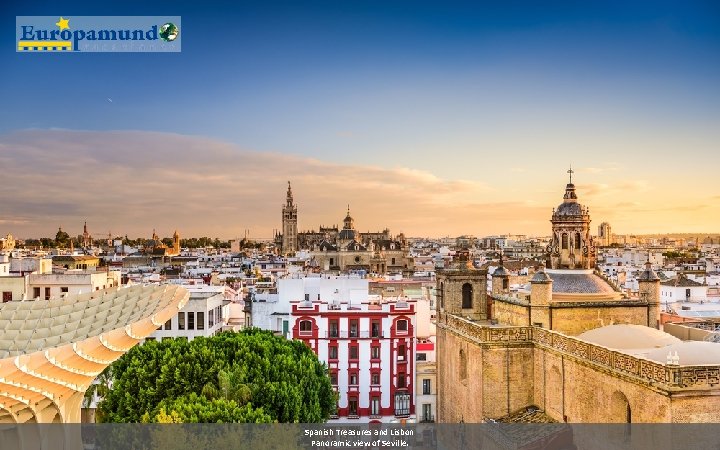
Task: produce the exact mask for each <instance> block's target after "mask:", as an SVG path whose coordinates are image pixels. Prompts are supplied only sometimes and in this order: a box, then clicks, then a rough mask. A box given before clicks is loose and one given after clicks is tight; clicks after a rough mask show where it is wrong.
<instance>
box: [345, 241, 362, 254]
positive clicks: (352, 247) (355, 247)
mask: <svg viewBox="0 0 720 450" xmlns="http://www.w3.org/2000/svg"><path fill="white" fill-rule="evenodd" d="M346 249H347V250H350V251H355V252H360V251H365V250H367V248H366V247H365V246H364V245H362V244H361V243H359V242H354V241H353V242H351V243H349V244H348V246H347V248H346Z"/></svg>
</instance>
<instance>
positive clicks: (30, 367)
mask: <svg viewBox="0 0 720 450" xmlns="http://www.w3.org/2000/svg"><path fill="white" fill-rule="evenodd" d="M189 296H190V294H189V293H188V291H187V290H185V289H183V288H182V287H180V286H176V285H152V286H143V285H135V286H130V287H120V288H112V289H107V290H104V291H95V292H87V293H83V294H77V295H69V296H67V297H64V298H57V299H50V300H47V301H46V300H23V301H12V302H7V303H3V304H2V305H0V424H7V425H10V424H26V423H37V424H44V423H79V422H80V408H81V404H82V400H83V396H84V394H85V391H86V390H87V389H88V387H89V386H90V384H91V383H92V382H93V380H94V379H95V377H96V376H97V375H98V374H99V373H100V372H102V371H103V370H104V369H105V368H106V367H107V366H108V365H110V364H111V363H112V362H113V361H115V360H117V359H118V358H120V357H121V356H122V355H123V354H124V353H125V352H127V351H128V350H129V349H130V348H132V347H133V346H134V345H136V344H137V343H139V342H140V341H141V340H143V339H144V338H146V337H147V336H149V335H150V334H151V333H152V332H153V331H155V330H156V329H157V328H158V327H159V326H161V325H162V324H163V323H165V322H166V321H167V320H168V319H170V318H171V317H173V316H175V315H176V314H177V312H178V310H179V309H180V308H182V307H183V306H184V305H185V303H186V302H187V301H188V298H189ZM7 425H3V426H4V427H7Z"/></svg>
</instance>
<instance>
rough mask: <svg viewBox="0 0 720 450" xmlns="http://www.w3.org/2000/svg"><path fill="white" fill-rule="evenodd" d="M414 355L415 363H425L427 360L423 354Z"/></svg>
mask: <svg viewBox="0 0 720 450" xmlns="http://www.w3.org/2000/svg"><path fill="white" fill-rule="evenodd" d="M415 355H416V357H415V360H416V361H426V360H427V354H425V353H416V354H415Z"/></svg>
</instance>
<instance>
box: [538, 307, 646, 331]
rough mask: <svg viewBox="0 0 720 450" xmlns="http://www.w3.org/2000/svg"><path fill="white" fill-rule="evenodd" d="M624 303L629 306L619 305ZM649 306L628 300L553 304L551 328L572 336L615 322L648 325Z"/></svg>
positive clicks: (551, 308)
mask: <svg viewBox="0 0 720 450" xmlns="http://www.w3.org/2000/svg"><path fill="white" fill-rule="evenodd" d="M621 302H622V303H623V304H625V305H627V306H618V304H620V303H621ZM647 320H648V307H647V305H645V304H641V303H638V304H632V303H630V302H628V301H622V300H619V301H613V302H604V303H602V304H598V305H597V306H582V305H581V304H578V305H577V306H573V307H567V308H561V307H556V306H555V305H551V307H550V322H551V323H552V325H551V329H552V330H555V331H560V332H562V333H565V334H569V335H571V336H576V335H578V334H580V333H583V332H585V331H588V330H592V329H595V328H600V327H604V326H606V325H613V324H622V323H628V324H641V325H647Z"/></svg>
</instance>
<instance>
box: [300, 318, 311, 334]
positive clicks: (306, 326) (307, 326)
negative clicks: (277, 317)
mask: <svg viewBox="0 0 720 450" xmlns="http://www.w3.org/2000/svg"><path fill="white" fill-rule="evenodd" d="M300 334H301V335H308V334H312V322H310V321H309V320H301V321H300Z"/></svg>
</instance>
